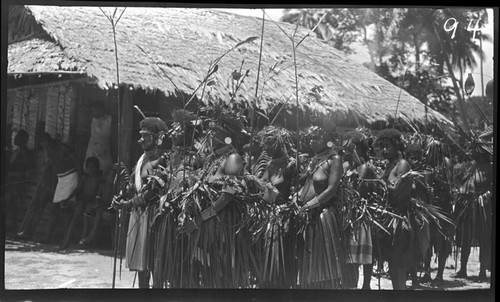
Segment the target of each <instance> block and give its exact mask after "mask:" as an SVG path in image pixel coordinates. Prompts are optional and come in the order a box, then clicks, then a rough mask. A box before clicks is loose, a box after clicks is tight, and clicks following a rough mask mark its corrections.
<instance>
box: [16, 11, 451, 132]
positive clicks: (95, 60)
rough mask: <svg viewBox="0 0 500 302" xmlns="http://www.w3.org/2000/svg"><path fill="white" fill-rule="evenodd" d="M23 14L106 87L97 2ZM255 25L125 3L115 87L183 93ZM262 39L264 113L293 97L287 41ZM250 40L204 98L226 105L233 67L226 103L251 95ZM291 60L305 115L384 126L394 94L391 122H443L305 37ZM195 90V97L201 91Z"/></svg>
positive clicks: (107, 37)
mask: <svg viewBox="0 0 500 302" xmlns="http://www.w3.org/2000/svg"><path fill="white" fill-rule="evenodd" d="M26 11H27V13H30V14H32V15H33V17H34V18H35V19H36V20H37V22H38V23H39V24H40V25H41V27H42V28H43V29H44V30H45V31H46V32H47V33H48V34H49V35H50V37H52V39H54V40H55V41H57V43H58V44H59V45H61V48H62V49H63V51H64V54H65V55H66V56H67V57H69V58H74V59H75V60H77V61H79V62H82V64H83V67H82V68H83V69H84V70H85V72H86V73H87V74H88V75H89V76H91V77H93V78H95V79H96V81H97V84H98V85H99V86H100V87H101V88H104V89H106V88H107V89H109V88H110V87H114V86H116V69H115V61H114V45H113V38H112V30H111V25H110V23H109V20H107V19H106V17H105V16H104V15H103V14H102V12H101V11H100V10H99V9H98V8H97V7H50V6H27V10H26ZM108 11H109V10H108ZM261 22H262V20H261V19H257V18H252V17H243V16H238V15H233V14H230V13H225V12H219V11H211V10H205V9H182V8H127V11H126V12H125V14H124V15H123V17H122V19H121V20H120V23H119V24H118V26H117V41H118V56H119V60H120V82H121V83H120V84H124V85H129V86H131V87H134V89H137V88H142V89H146V90H150V91H154V90H160V91H162V92H164V93H165V94H175V93H176V91H177V88H178V90H179V91H181V92H183V93H186V94H190V93H192V92H193V91H194V90H195V89H196V87H197V86H198V85H199V84H200V82H201V81H202V79H203V78H204V77H205V76H206V72H207V70H208V66H209V65H210V63H211V62H213V61H214V60H215V59H216V58H218V57H219V56H220V55H222V54H223V53H225V52H226V51H227V50H228V49H230V48H231V47H233V46H235V45H236V44H237V43H239V42H241V41H244V40H245V39H247V38H249V37H257V36H260V35H261V32H260V30H261V25H262V23H261ZM279 25H280V26H281V27H282V28H283V29H284V30H285V31H286V32H288V33H289V34H291V33H292V32H293V30H294V29H295V27H294V26H293V25H291V24H285V23H279ZM306 33H307V30H306V29H299V32H298V34H297V39H301V38H302V37H303V36H305V35H306ZM263 40H264V45H263V54H262V65H261V83H259V87H260V89H259V92H258V95H259V104H260V106H261V107H262V108H263V109H265V108H270V107H272V106H274V105H275V104H276V103H277V102H286V101H287V100H290V99H294V98H295V96H294V91H295V81H294V72H293V56H292V53H291V42H290V41H289V40H288V38H287V37H286V36H285V35H284V34H283V32H282V31H281V29H279V28H278V27H277V26H276V24H274V23H272V22H270V21H266V22H265V32H264V39H263ZM258 41H259V40H257V41H256V42H252V43H247V44H245V45H242V46H240V47H238V48H237V49H235V50H234V51H232V52H231V53H229V54H228V55H227V56H225V57H224V58H223V59H222V60H221V61H220V62H219V71H218V72H217V73H216V74H215V75H214V77H213V80H214V83H215V84H214V85H212V86H210V87H208V90H207V92H209V93H210V95H211V96H212V97H215V98H220V99H223V100H226V101H229V100H230V99H231V96H230V92H231V89H232V84H233V83H232V79H231V73H232V72H233V71H235V70H239V69H240V68H242V71H243V72H244V71H246V70H249V75H248V77H247V78H246V79H245V82H244V83H243V85H242V86H241V88H240V89H239V91H238V93H237V96H236V98H235V101H238V102H250V101H252V100H253V97H254V94H255V82H256V75H257V66H258V56H259V51H260V49H259V48H260V45H259V43H258ZM139 46H140V47H141V48H142V49H144V51H145V52H146V53H147V55H146V54H145V53H143V52H142V51H141V49H140V48H139ZM34 51H36V50H34ZM148 56H151V58H153V59H154V60H155V61H156V63H157V65H156V64H153V63H152V61H151V59H150V58H149V57H148ZM9 60H10V58H9ZM297 62H298V66H297V68H298V71H299V92H300V105H301V106H303V107H304V108H305V107H307V108H309V109H310V110H311V111H312V112H316V113H320V114H327V113H329V114H335V115H336V116H338V118H339V119H340V118H343V119H353V118H354V119H358V120H359V121H360V123H363V124H372V123H374V122H378V121H385V122H387V121H389V120H390V119H391V118H392V117H394V114H395V108H396V104H397V102H398V98H399V108H398V116H397V118H398V119H403V120H405V122H408V123H416V124H420V125H423V124H425V123H426V120H427V121H428V122H429V123H439V122H444V123H450V122H449V121H448V120H447V119H446V118H445V117H444V116H443V115H441V114H439V113H438V112H435V111H433V110H431V109H429V112H428V114H426V113H425V106H424V104H422V103H421V102H420V101H418V100H417V99H415V98H414V97H412V96H411V95H409V94H408V93H407V92H406V91H404V90H403V91H400V89H399V88H398V87H396V86H394V85H393V84H391V83H390V82H388V81H386V80H385V79H383V78H381V77H379V76H378V75H376V74H374V73H372V72H371V71H369V70H368V69H366V68H365V67H364V66H361V65H360V64H357V63H355V62H352V61H350V60H348V59H347V58H345V57H344V55H343V54H342V53H340V52H338V51H337V50H335V49H333V48H332V47H331V46H328V45H327V44H325V43H324V42H322V41H320V40H318V39H317V38H315V37H312V36H311V37H308V38H307V39H306V40H305V41H304V43H302V45H301V46H300V48H299V49H298V53H297ZM158 66H159V67H161V69H162V70H159V68H158ZM163 72H165V73H166V74H167V75H168V76H169V77H170V78H171V79H172V80H173V81H174V83H175V85H173V84H172V83H171V82H170V81H169V80H167V78H166V77H165V76H164V75H163ZM316 86H321V87H322V88H323V89H322V91H321V93H320V95H319V97H317V98H312V99H311V97H310V93H311V89H312V88H313V87H316ZM176 87H177V88H176ZM399 95H400V96H399ZM197 96H198V97H201V90H200V91H198V92H197ZM293 103H294V102H293Z"/></svg>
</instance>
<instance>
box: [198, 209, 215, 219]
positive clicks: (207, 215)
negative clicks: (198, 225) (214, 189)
mask: <svg viewBox="0 0 500 302" xmlns="http://www.w3.org/2000/svg"><path fill="white" fill-rule="evenodd" d="M216 215H217V212H216V211H215V209H214V207H213V206H210V207H209V208H208V209H206V210H204V211H203V212H201V219H203V221H205V220H207V219H210V218H212V217H214V216H216Z"/></svg>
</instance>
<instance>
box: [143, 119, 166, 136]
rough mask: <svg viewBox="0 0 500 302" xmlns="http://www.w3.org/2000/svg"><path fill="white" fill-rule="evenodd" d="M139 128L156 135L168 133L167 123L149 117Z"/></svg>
mask: <svg viewBox="0 0 500 302" xmlns="http://www.w3.org/2000/svg"><path fill="white" fill-rule="evenodd" d="M139 127H141V128H143V129H147V130H149V131H151V132H152V133H154V134H157V133H159V132H160V131H163V132H167V131H168V127H167V124H165V122H164V121H162V120H161V119H160V118H159V117H147V118H145V119H143V120H142V121H141V122H140V123H139Z"/></svg>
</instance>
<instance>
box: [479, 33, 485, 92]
mask: <svg viewBox="0 0 500 302" xmlns="http://www.w3.org/2000/svg"><path fill="white" fill-rule="evenodd" d="M479 48H480V49H481V53H483V36H482V35H481V36H479ZM479 59H480V60H481V65H480V66H481V96H482V97H483V99H484V75H483V56H479Z"/></svg>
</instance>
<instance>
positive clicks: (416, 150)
mask: <svg viewBox="0 0 500 302" xmlns="http://www.w3.org/2000/svg"><path fill="white" fill-rule="evenodd" d="M410 153H413V154H418V155H419V156H422V155H423V154H424V150H423V149H422V146H420V144H411V145H409V146H408V147H407V148H406V154H407V155H409V154H410Z"/></svg>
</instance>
